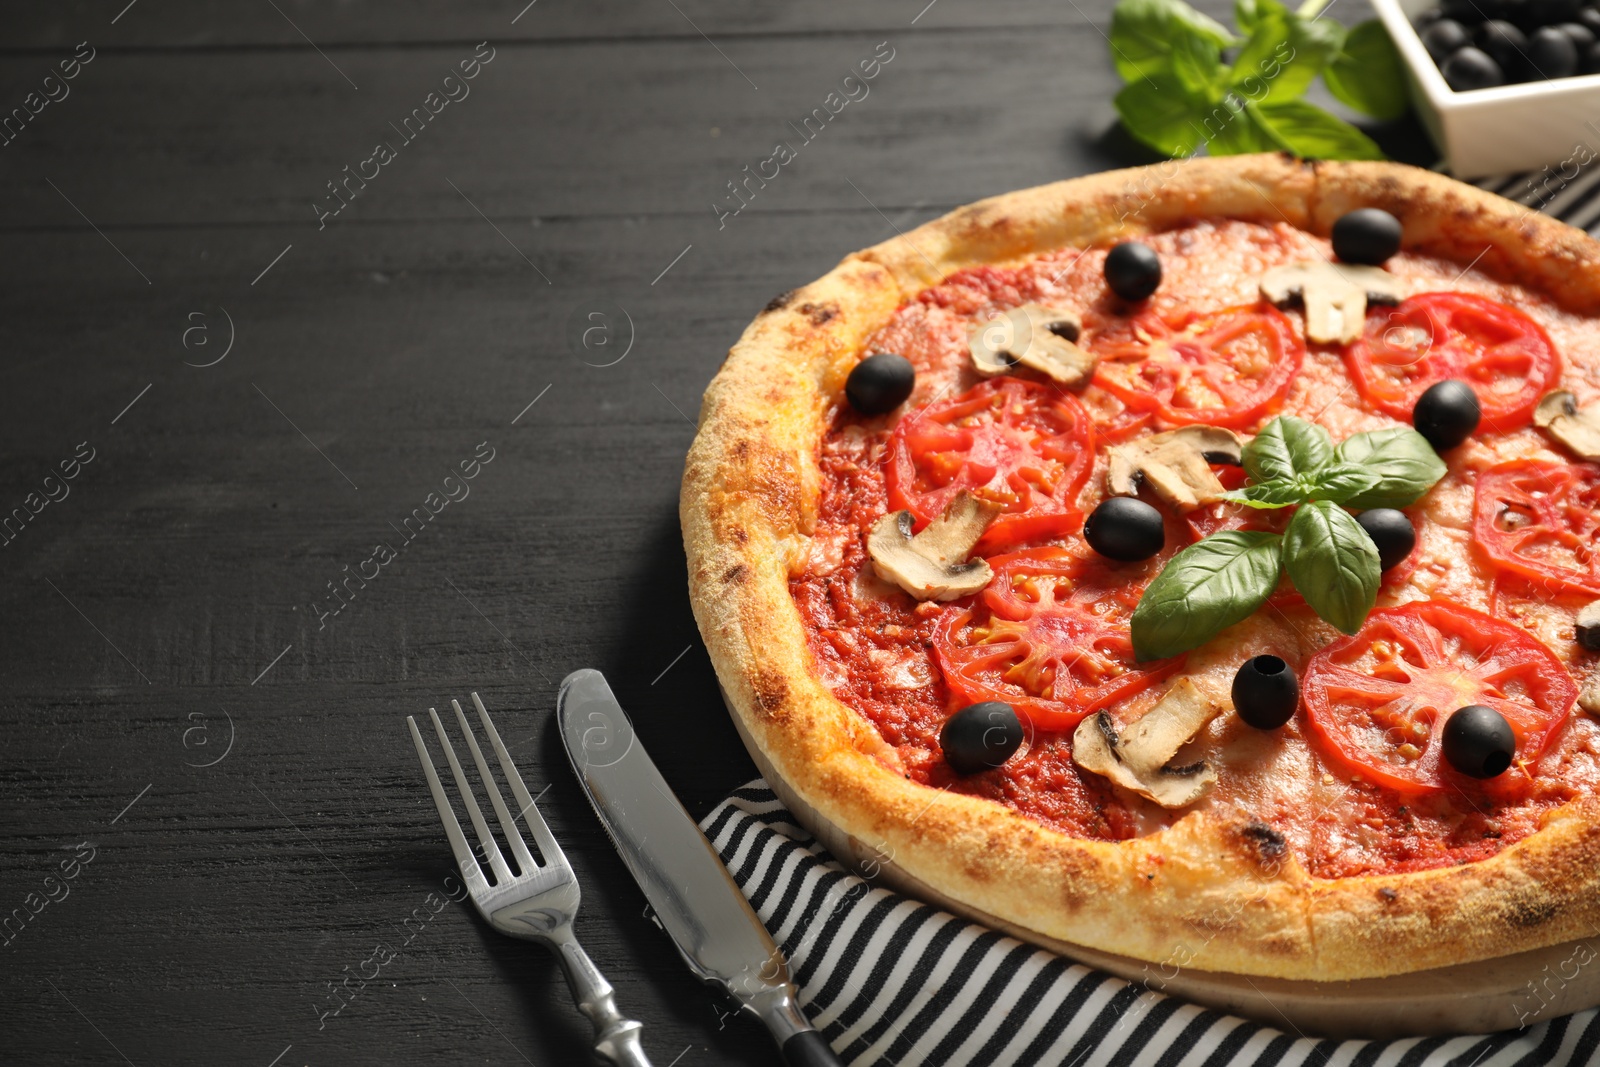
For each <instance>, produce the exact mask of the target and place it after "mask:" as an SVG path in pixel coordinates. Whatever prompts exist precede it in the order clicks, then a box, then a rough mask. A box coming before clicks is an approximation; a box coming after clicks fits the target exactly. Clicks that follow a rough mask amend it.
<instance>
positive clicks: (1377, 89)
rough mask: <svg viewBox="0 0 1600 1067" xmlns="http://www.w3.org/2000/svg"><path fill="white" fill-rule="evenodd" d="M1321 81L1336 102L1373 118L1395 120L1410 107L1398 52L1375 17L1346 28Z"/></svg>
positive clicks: (1323, 71) (1386, 31)
mask: <svg viewBox="0 0 1600 1067" xmlns="http://www.w3.org/2000/svg"><path fill="white" fill-rule="evenodd" d="M1322 80H1323V82H1324V83H1326V85H1327V86H1328V91H1329V92H1330V93H1332V94H1333V95H1334V98H1335V99H1337V100H1338V101H1339V102H1340V103H1342V104H1345V105H1346V106H1348V107H1351V108H1354V109H1355V110H1356V111H1359V112H1361V113H1362V114H1363V115H1371V116H1372V117H1373V118H1375V119H1397V118H1399V117H1400V116H1401V115H1404V114H1405V113H1406V111H1407V109H1409V108H1410V107H1411V97H1410V95H1409V94H1408V93H1407V92H1406V77H1405V71H1404V69H1403V68H1402V67H1401V66H1400V53H1398V52H1397V51H1395V47H1394V42H1393V41H1392V40H1390V39H1389V31H1388V30H1386V29H1384V28H1383V23H1381V22H1379V21H1378V20H1377V19H1368V20H1367V21H1366V22H1363V23H1360V24H1358V25H1356V26H1352V27H1351V28H1350V32H1349V33H1348V34H1346V35H1345V39H1344V46H1343V47H1342V48H1341V49H1340V50H1339V54H1338V55H1337V56H1335V57H1334V58H1333V61H1332V62H1331V63H1329V64H1328V65H1327V66H1326V67H1324V68H1323V70H1322Z"/></svg>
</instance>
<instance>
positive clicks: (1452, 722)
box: [1441, 704, 1517, 778]
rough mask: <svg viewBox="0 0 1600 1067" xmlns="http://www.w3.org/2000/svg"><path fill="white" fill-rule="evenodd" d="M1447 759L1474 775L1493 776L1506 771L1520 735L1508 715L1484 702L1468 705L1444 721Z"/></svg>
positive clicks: (1443, 737)
mask: <svg viewBox="0 0 1600 1067" xmlns="http://www.w3.org/2000/svg"><path fill="white" fill-rule="evenodd" d="M1441 740H1442V741H1443V744H1444V758H1445V762H1447V763H1449V764H1450V766H1452V767H1454V768H1455V769H1456V770H1458V771H1460V772H1461V773H1462V774H1465V775H1470V776H1471V777H1473V778H1493V777H1495V776H1496V775H1498V774H1503V773H1505V769H1506V768H1507V767H1509V766H1511V758H1512V757H1513V756H1515V755H1516V754H1517V735H1516V734H1514V733H1512V732H1511V724H1510V723H1508V722H1506V720H1505V716H1504V715H1501V714H1500V713H1499V712H1498V711H1495V710H1494V709H1493V708H1486V707H1484V706H1483V705H1482V704H1469V705H1467V706H1466V707H1464V708H1458V709H1457V710H1455V711H1452V712H1451V713H1450V717H1449V718H1448V719H1446V720H1445V722H1444V734H1443V736H1442V738H1441Z"/></svg>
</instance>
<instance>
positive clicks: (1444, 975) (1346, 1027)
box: [729, 709, 1600, 1038]
mask: <svg viewBox="0 0 1600 1067" xmlns="http://www.w3.org/2000/svg"><path fill="white" fill-rule="evenodd" d="M729 714H730V716H732V718H733V722H734V726H735V728H736V729H737V730H738V731H739V736H740V737H741V738H742V739H743V740H744V743H745V747H746V748H748V749H749V750H750V757H751V759H753V760H754V761H755V764H756V766H757V767H758V768H760V770H761V773H762V776H763V777H765V778H766V780H767V784H768V785H770V786H771V787H772V791H773V792H774V793H776V794H777V795H778V798H779V799H780V800H782V801H783V803H784V806H785V807H787V808H788V809H789V810H790V811H791V812H792V813H793V814H794V816H795V818H797V819H799V820H800V822H801V823H802V824H803V825H804V826H805V827H806V828H807V829H808V830H810V831H811V833H812V834H813V835H814V836H815V837H816V838H817V840H818V841H820V842H822V844H823V845H824V846H826V847H827V849H828V851H830V852H831V853H833V855H834V856H835V857H836V858H837V859H838V860H839V861H840V862H841V863H844V864H846V865H847V866H849V867H851V868H852V869H854V870H857V871H862V870H871V871H873V872H874V878H875V880H876V879H881V880H882V881H883V882H884V883H886V884H887V885H889V886H890V887H892V888H894V889H896V890H898V891H900V892H902V893H906V894H907V895H909V896H913V897H916V898H918V899H919V900H925V901H927V902H928V903H930V904H936V905H938V906H939V907H942V908H944V909H946V910H948V911H951V912H954V913H955V914H957V915H962V916H965V917H966V918H969V919H971V920H973V921H974V922H979V923H982V924H983V925H985V926H988V927H991V928H992V929H996V930H1001V931H1004V932H1005V933H1007V934H1010V935H1011V936H1012V937H1015V938H1017V939H1018V940H1021V941H1027V942H1030V943H1032V944H1035V945H1038V946H1040V947H1041V948H1046V949H1049V950H1050V951H1052V952H1055V953H1058V954H1060V955H1062V956H1066V957H1068V958H1070V959H1073V960H1077V961H1078V962H1080V963H1083V964H1085V965H1086V966H1090V967H1096V968H1099V969H1100V970H1102V971H1106V972H1108V973H1110V974H1114V975H1116V976H1117V977H1119V978H1123V979H1126V980H1127V981H1129V982H1133V983H1135V984H1139V983H1143V984H1146V985H1147V986H1148V987H1149V988H1150V989H1153V990H1155V991H1157V992H1162V993H1167V994H1170V995H1172V996H1176V997H1180V998H1182V999H1184V1000H1187V1001H1191V1002H1193V1003H1195V1004H1201V1005H1204V1006H1206V1007H1208V1008H1216V1009H1219V1010H1222V1011H1228V1012H1232V1013H1233V1014H1235V1015H1240V1016H1243V1017H1245V1018H1247V1019H1254V1020H1256V1021H1257V1022H1261V1023H1265V1024H1267V1025H1270V1026H1276V1027H1278V1028H1280V1029H1282V1030H1284V1031H1286V1032H1290V1033H1295V1034H1297V1035H1299V1036H1305V1037H1339V1038H1395V1037H1416V1036H1423V1035H1431V1034H1477V1033H1493V1032H1495V1031H1497V1030H1515V1029H1517V1028H1519V1027H1521V1026H1525V1025H1526V1026H1532V1025H1534V1024H1536V1023H1540V1022H1545V1021H1548V1020H1550V1019H1553V1018H1556V1017H1557V1016H1561V1015H1567V1014H1570V1013H1571V1012H1575V1011H1582V1010H1583V1009H1585V1008H1592V1007H1594V1006H1596V1005H1600V937H1595V938H1593V939H1585V940H1580V941H1570V942H1566V943H1564V944H1560V945H1552V946H1550V947H1548V948H1542V949H1535V950H1533V951H1531V952H1522V953H1518V954H1517V955H1515V956H1501V957H1499V958H1498V959H1492V960H1481V961H1478V962H1476V963H1463V964H1458V965H1456V966H1453V967H1440V968H1435V969H1433V970H1426V971H1413V972H1411V973H1409V974H1400V975H1394V976H1392V977H1388V978H1366V979H1360V980H1355V981H1347V982H1302V981H1290V980H1287V979H1282V978H1262V977H1257V976H1249V975H1242V974H1224V973H1221V972H1218V971H1202V970H1198V969H1195V968H1185V969H1181V970H1179V971H1178V973H1177V974H1176V975H1172V976H1170V977H1169V976H1168V975H1167V974H1165V973H1162V972H1161V969H1160V968H1159V967H1157V966H1156V965H1153V964H1149V963H1146V962H1145V961H1144V960H1136V959H1133V958H1131V957H1128V956H1117V955H1113V954H1111V953H1107V952H1098V951H1095V950H1094V949H1088V948H1084V947H1082V946H1080V945H1073V944H1069V943H1068V942H1065V941H1060V940H1057V939H1056V938H1053V937H1047V936H1046V935H1044V934H1041V933H1039V932H1037V931H1034V930H1029V929H1027V928H1026V927H1020V926H1017V925H1015V924H1013V923H1009V922H1006V921H1005V920H1003V919H1000V918H997V917H996V916H993V915H990V914H988V913H987V912H984V911H981V910H979V909H977V908H974V907H972V906H970V905H968V904H964V903H962V902H961V901H959V900H953V899H951V898H950V897H948V896H946V895H944V894H943V893H940V892H939V891H938V890H936V889H933V888H932V887H930V886H928V885H927V884H926V883H924V882H922V881H921V880H919V879H917V878H915V877H913V876H912V875H910V874H908V873H906V871H905V870H903V869H902V868H900V867H899V866H898V865H896V864H895V863H894V862H893V861H892V860H890V861H887V862H886V861H885V858H884V856H883V855H882V853H881V852H880V851H879V850H877V849H874V848H872V847H871V846H870V845H867V844H865V843H863V842H862V841H860V840H858V839H856V838H855V837H853V836H851V835H850V834H848V833H846V832H845V831H844V830H842V829H840V828H839V827H838V826H836V825H834V824H833V823H831V822H829V821H828V820H827V819H826V818H824V817H823V816H822V815H821V814H820V813H819V812H818V811H817V810H816V809H815V808H813V807H812V806H811V805H810V804H808V803H806V802H805V800H803V799H802V798H801V797H800V796H799V795H798V794H797V793H796V792H795V791H794V789H793V788H791V787H790V785H789V783H788V782H787V781H785V780H784V779H783V778H782V777H781V776H780V775H779V774H778V773H777V772H776V770H775V769H774V768H773V766H772V764H771V763H770V762H769V761H768V759H767V757H766V754H765V753H763V752H762V751H761V750H760V748H759V747H758V746H757V745H755V744H754V743H753V742H752V741H751V738H750V736H749V734H747V733H746V732H745V728H744V723H743V722H742V721H741V720H740V718H739V716H738V714H737V713H736V712H733V711H732V709H729Z"/></svg>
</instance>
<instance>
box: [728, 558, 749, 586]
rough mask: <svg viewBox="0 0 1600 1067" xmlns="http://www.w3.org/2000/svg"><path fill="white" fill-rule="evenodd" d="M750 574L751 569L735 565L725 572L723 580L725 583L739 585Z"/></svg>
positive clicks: (738, 564) (741, 564)
mask: <svg viewBox="0 0 1600 1067" xmlns="http://www.w3.org/2000/svg"><path fill="white" fill-rule="evenodd" d="M749 573H750V568H748V567H746V566H745V565H744V564H743V563H735V564H734V565H733V566H731V567H729V568H728V569H727V570H726V571H724V572H723V574H722V580H723V581H724V582H732V583H739V582H742V581H744V580H745V577H746V576H747V575H748V574H749Z"/></svg>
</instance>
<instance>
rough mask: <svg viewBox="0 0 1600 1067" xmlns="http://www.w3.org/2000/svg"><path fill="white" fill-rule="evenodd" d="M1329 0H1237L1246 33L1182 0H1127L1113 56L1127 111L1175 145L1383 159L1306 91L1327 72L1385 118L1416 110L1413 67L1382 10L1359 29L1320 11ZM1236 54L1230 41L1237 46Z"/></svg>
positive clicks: (1157, 138)
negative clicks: (1294, 5)
mask: <svg viewBox="0 0 1600 1067" xmlns="http://www.w3.org/2000/svg"><path fill="white" fill-rule="evenodd" d="M1327 4H1328V0H1306V2H1305V3H1304V5H1303V6H1302V7H1301V8H1300V9H1299V10H1298V11H1290V10H1289V9H1288V8H1286V7H1284V6H1283V4H1281V3H1279V2H1278V0H1236V2H1235V5H1234V21H1235V22H1236V23H1237V24H1238V35H1237V36H1236V35H1235V34H1233V33H1231V32H1229V31H1228V29H1227V28H1226V27H1224V26H1223V25H1222V24H1220V23H1218V22H1216V21H1214V20H1212V19H1211V18H1208V17H1207V16H1205V15H1203V14H1201V13H1200V12H1198V11H1196V10H1195V9H1194V8H1192V7H1190V6H1189V5H1188V4H1186V3H1184V2H1183V0H1118V3H1117V6H1116V8H1115V9H1114V10H1113V12H1112V16H1111V34H1110V42H1111V57H1112V61H1113V63H1114V64H1115V65H1116V68H1117V73H1118V74H1120V75H1121V76H1122V79H1123V81H1125V82H1127V85H1126V86H1125V87H1124V88H1123V89H1122V91H1121V92H1120V93H1118V94H1117V97H1116V101H1115V102H1116V108H1117V114H1118V115H1120V116H1121V117H1122V122H1123V125H1125V126H1126V127H1127V128H1128V131H1129V132H1130V133H1132V134H1133V136H1135V137H1136V138H1138V139H1139V140H1141V141H1143V142H1144V143H1145V144H1148V145H1150V146H1151V147H1152V148H1155V149H1157V150H1159V151H1161V152H1164V153H1166V154H1167V155H1169V156H1173V157H1179V156H1190V155H1194V154H1196V153H1197V152H1199V150H1200V149H1201V148H1202V147H1204V148H1205V149H1206V150H1207V151H1208V152H1209V153H1210V154H1211V155H1214V156H1224V155H1237V154H1239V153H1243V152H1276V151H1285V152H1291V153H1293V154H1295V155H1298V156H1302V157H1306V158H1310V159H1382V158H1383V153H1382V152H1381V151H1380V150H1379V148H1378V146H1377V145H1376V144H1374V143H1373V142H1372V140H1371V139H1370V138H1368V137H1367V135H1366V134H1364V133H1362V132H1361V131H1360V130H1358V129H1356V128H1355V127H1354V126H1352V125H1350V124H1349V123H1347V122H1345V121H1344V120H1343V119H1340V118H1337V117H1335V116H1333V115H1331V114H1329V113H1328V112H1326V111H1323V110H1322V109H1321V108H1318V107H1316V106H1315V105H1312V104H1309V103H1307V102H1306V101H1304V100H1302V99H1300V97H1301V96H1302V95H1303V94H1304V93H1305V91H1306V90H1307V89H1308V88H1310V86H1311V83H1312V82H1313V81H1315V80H1316V78H1317V77H1318V75H1321V77H1322V81H1323V84H1325V85H1326V86H1327V87H1328V91H1329V92H1331V93H1332V94H1333V96H1334V97H1335V99H1337V100H1339V101H1340V102H1341V103H1343V104H1345V105H1347V106H1349V107H1350V108H1352V109H1354V110H1356V111H1358V112H1361V113H1362V114H1366V115H1371V116H1372V117H1374V118H1380V119H1392V118H1398V117H1399V116H1401V115H1403V114H1405V112H1406V108H1407V106H1408V103H1407V94H1406V86H1405V76H1404V72H1403V70H1402V68H1401V65H1400V58H1399V55H1398V53H1396V51H1395V48H1394V44H1393V43H1392V42H1391V41H1390V40H1389V37H1388V34H1387V32H1386V31H1385V30H1384V28H1383V26H1382V25H1381V24H1380V23H1378V22H1377V21H1375V20H1371V21H1368V22H1363V23H1361V24H1360V25H1358V26H1355V27H1353V28H1352V29H1350V30H1349V31H1348V32H1346V30H1345V29H1344V27H1342V26H1340V25H1339V24H1338V23H1337V22H1335V21H1334V20H1332V19H1328V18H1319V17H1318V16H1319V15H1320V14H1321V12H1322V10H1323V8H1325V7H1326V6H1327ZM1234 49H1236V50H1237V51H1236V52H1234V54H1233V56H1232V59H1231V61H1230V62H1225V61H1224V50H1234Z"/></svg>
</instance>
